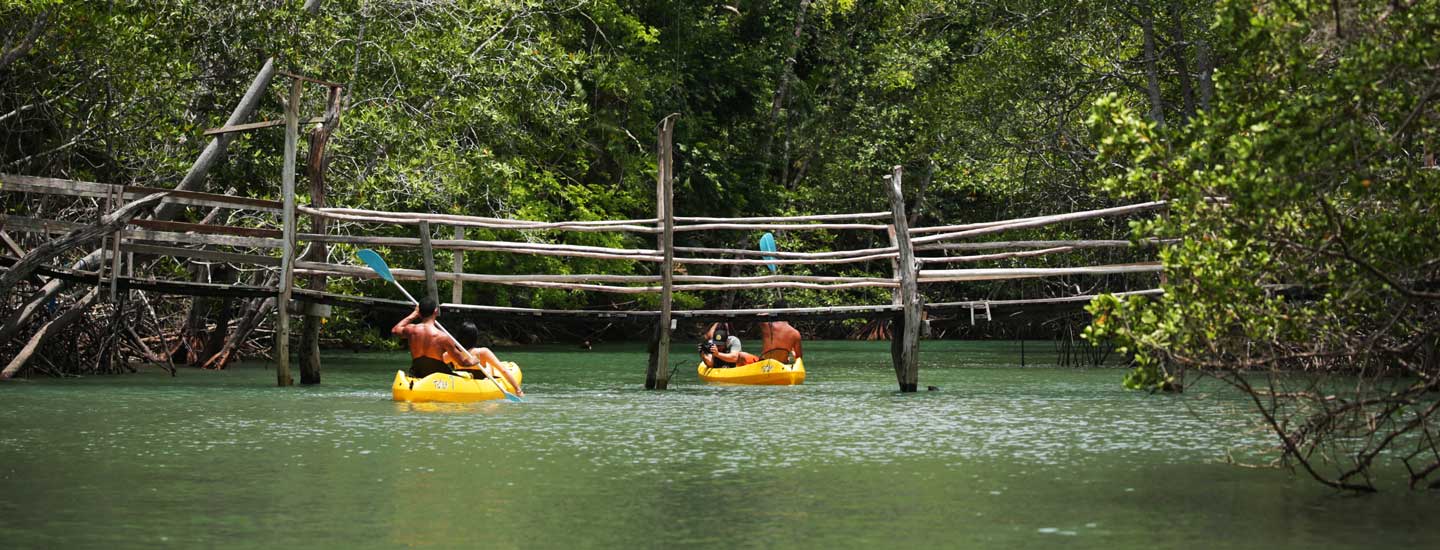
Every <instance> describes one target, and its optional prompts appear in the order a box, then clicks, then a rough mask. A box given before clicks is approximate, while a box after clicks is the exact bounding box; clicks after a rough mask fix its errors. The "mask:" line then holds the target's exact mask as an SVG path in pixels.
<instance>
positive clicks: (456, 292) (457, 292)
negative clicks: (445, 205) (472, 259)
mask: <svg viewBox="0 0 1440 550" xmlns="http://www.w3.org/2000/svg"><path fill="white" fill-rule="evenodd" d="M455 240H457V241H463V240H465V227H464V226H461V225H457V226H455ZM450 254H451V256H452V257H453V259H454V265H452V266H451V268H450V271H451V272H453V273H455V274H457V275H459V274H461V273H464V272H465V251H464V250H454V251H452V252H451V253H450ZM450 303H452V304H463V303H465V282H464V281H461V280H460V279H459V278H458V277H457V278H456V279H455V280H454V281H452V282H451V283H450Z"/></svg>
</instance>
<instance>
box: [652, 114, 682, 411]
mask: <svg viewBox="0 0 1440 550" xmlns="http://www.w3.org/2000/svg"><path fill="white" fill-rule="evenodd" d="M674 135H675V115H669V116H667V117H665V118H664V119H663V120H661V121H660V136H659V137H660V139H659V151H658V152H657V153H656V154H657V156H658V158H657V163H656V170H655V172H656V179H655V203H656V212H655V213H656V214H657V217H658V218H659V219H660V234H659V239H657V241H659V242H658V243H657V244H658V247H659V248H660V251H661V253H662V256H663V259H662V261H661V262H660V319H659V321H658V322H657V323H656V325H655V337H654V338H653V339H652V340H651V342H650V363H649V365H648V366H647V367H646V369H645V389H649V390H663V389H665V388H666V387H668V386H669V385H670V368H669V365H670V330H671V328H672V327H671V326H670V323H671V319H670V305H671V301H670V291H671V288H672V282H673V278H674V271H675V269H674V267H675V212H674V209H673V206H674V205H673V202H674V200H673V199H674V197H673V195H674V185H673V184H674V179H675V170H674V160H675V156H674V154H673V153H672V151H671V145H672V142H673V138H674Z"/></svg>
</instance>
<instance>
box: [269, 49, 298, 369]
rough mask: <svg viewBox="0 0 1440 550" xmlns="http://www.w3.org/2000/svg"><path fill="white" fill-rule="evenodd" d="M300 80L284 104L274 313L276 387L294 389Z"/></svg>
mask: <svg viewBox="0 0 1440 550" xmlns="http://www.w3.org/2000/svg"><path fill="white" fill-rule="evenodd" d="M301 84H303V83H302V82H301V81H300V79H298V78H292V79H291V83H290V101H289V102H287V103H286V104H285V164H284V167H283V168H282V169H281V173H280V196H281V197H282V198H283V199H284V208H283V209H282V211H281V215H280V216H281V218H280V219H281V232H282V239H281V240H282V241H284V242H282V243H281V244H280V296H279V297H278V298H277V299H276V303H275V311H276V313H277V321H276V323H275V361H276V363H275V384H276V385H278V386H293V385H295V380H294V379H292V378H291V377H290V291H291V289H292V288H293V287H294V286H295V154H296V151H295V150H296V148H297V147H298V142H299V141H300V86H301Z"/></svg>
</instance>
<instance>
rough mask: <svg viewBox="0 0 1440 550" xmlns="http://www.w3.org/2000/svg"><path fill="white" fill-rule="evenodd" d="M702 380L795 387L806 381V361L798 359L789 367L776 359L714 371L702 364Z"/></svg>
mask: <svg viewBox="0 0 1440 550" xmlns="http://www.w3.org/2000/svg"><path fill="white" fill-rule="evenodd" d="M697 372H699V373H700V379H701V380H704V381H706V382H710V383H712V384H747V385H752V386H794V385H796V384H799V383H802V382H804V381H805V360H804V359H799V358H796V359H795V362H794V363H791V364H789V365H787V364H785V363H781V362H779V361H776V360H774V359H764V360H761V361H760V362H758V363H750V364H749V365H740V366H738V367H734V368H728V369H712V368H710V367H707V366H705V363H700V367H699V368H698V369H697Z"/></svg>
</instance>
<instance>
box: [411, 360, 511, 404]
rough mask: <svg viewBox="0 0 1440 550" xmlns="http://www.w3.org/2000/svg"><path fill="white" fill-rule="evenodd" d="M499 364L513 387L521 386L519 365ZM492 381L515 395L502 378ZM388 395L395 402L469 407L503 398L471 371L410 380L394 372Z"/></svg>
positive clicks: (492, 385)
mask: <svg viewBox="0 0 1440 550" xmlns="http://www.w3.org/2000/svg"><path fill="white" fill-rule="evenodd" d="M500 364H501V366H503V367H505V370H508V371H510V376H514V377H515V382H516V383H520V384H523V383H525V382H524V381H523V380H521V374H520V365H516V364H515V363H512V362H509V361H505V362H502V363H500ZM472 374H473V375H474V376H473V377H472ZM495 379H496V380H497V381H499V382H500V383H501V384H505V389H506V390H507V391H509V392H510V393H515V388H513V387H511V386H510V383H509V382H506V381H505V379H504V378H503V377H500V376H498V375H497V376H496V377H495ZM390 393H391V394H392V395H393V397H394V399H395V400H396V401H405V402H409V403H469V402H472V401H488V400H491V399H504V398H505V394H504V393H502V392H501V391H500V388H498V387H496V386H495V382H491V381H490V380H488V379H486V378H485V375H483V374H480V373H478V372H473V371H458V373H457V374H444V373H439V372H437V373H434V374H431V375H429V376H426V377H424V378H411V377H410V376H409V375H407V374H405V371H403V370H401V371H395V382H394V383H393V384H391V385H390Z"/></svg>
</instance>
